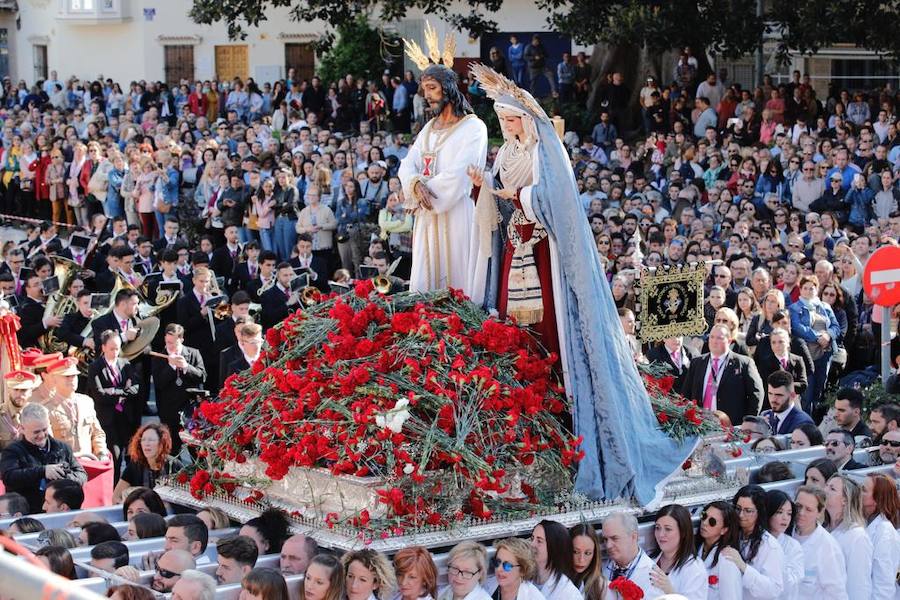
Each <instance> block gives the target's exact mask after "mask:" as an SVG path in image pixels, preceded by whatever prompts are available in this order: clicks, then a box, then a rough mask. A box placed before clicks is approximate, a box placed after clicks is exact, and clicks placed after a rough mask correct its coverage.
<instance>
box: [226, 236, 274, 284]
mask: <svg viewBox="0 0 900 600" xmlns="http://www.w3.org/2000/svg"><path fill="white" fill-rule="evenodd" d="M244 253H245V254H246V255H247V260H245V261H243V262H241V263H238V266H237V267H235V269H234V278H233V280H234V281H233V285H234V287H235V289H238V290H245V291H248V290H249V289H250V284H251V283H252V282H254V281H256V280H257V279H258V278H259V269H260V266H259V242H257V241H256V240H251V241H249V242H247V243H246V244H244ZM276 260H277V259H276Z"/></svg>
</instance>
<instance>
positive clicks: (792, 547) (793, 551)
mask: <svg viewBox="0 0 900 600" xmlns="http://www.w3.org/2000/svg"><path fill="white" fill-rule="evenodd" d="M776 539H777V540H778V543H779V544H781V549H782V550H784V591H783V592H782V594H781V597H782V598H783V599H784V600H797V597H798V596H797V594H798V591H799V589H800V581H801V580H802V579H803V548H802V547H801V546H800V542H798V541H797V540H795V539H794V538H792V537H791V536H789V535H787V534H784V533H782V534H781V535H780V536H778V537H777V538H776Z"/></svg>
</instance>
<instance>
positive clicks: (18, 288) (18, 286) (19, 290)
mask: <svg viewBox="0 0 900 600" xmlns="http://www.w3.org/2000/svg"><path fill="white" fill-rule="evenodd" d="M21 293H22V280H21V279H16V296H18V295H20V294H21Z"/></svg>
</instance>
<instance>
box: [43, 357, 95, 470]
mask: <svg viewBox="0 0 900 600" xmlns="http://www.w3.org/2000/svg"><path fill="white" fill-rule="evenodd" d="M45 377H49V378H50V382H51V384H52V385H53V389H54V391H55V392H56V393H55V395H54V397H53V399H52V400H51V402H50V403H49V404H48V405H47V410H49V411H50V427H51V430H52V432H53V437H54V438H55V439H57V440H59V441H61V442H64V443H65V444H67V445H68V446H70V447H71V448H72V452H73V453H74V454H75V458H79V457H85V458H88V459H91V460H99V461H101V462H103V461H106V460H109V449H108V448H107V447H106V432H104V431H103V428H102V427H101V426H100V420H99V419H98V418H97V412H96V410H95V409H94V401H93V400H92V399H91V397H90V396H86V395H85V394H79V393H78V392H76V391H75V390H76V388H77V387H78V360H76V359H75V358H71V357H69V358H62V359H60V360H58V361H56V362H54V363H52V364H50V365H49V366H48V367H47V374H46V375H45Z"/></svg>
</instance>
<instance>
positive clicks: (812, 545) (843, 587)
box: [794, 525, 847, 600]
mask: <svg viewBox="0 0 900 600" xmlns="http://www.w3.org/2000/svg"><path fill="white" fill-rule="evenodd" d="M794 537H796V539H797V541H798V542H800V545H801V546H802V547H803V581H801V582H800V593H799V596H800V597H801V598H806V599H809V600H847V569H846V567H845V566H844V553H843V552H841V548H840V546H838V544H837V542H836V541H834V538H833V537H832V536H831V534H830V533H828V531H827V530H826V529H825V528H824V527H822V526H821V525H817V526H816V529H815V531H813V532H812V533H811V534H810V535H809V537H807V538H806V539H801V537H800V536H799V535H798V534H797V532H796V531H795V532H794Z"/></svg>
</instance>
